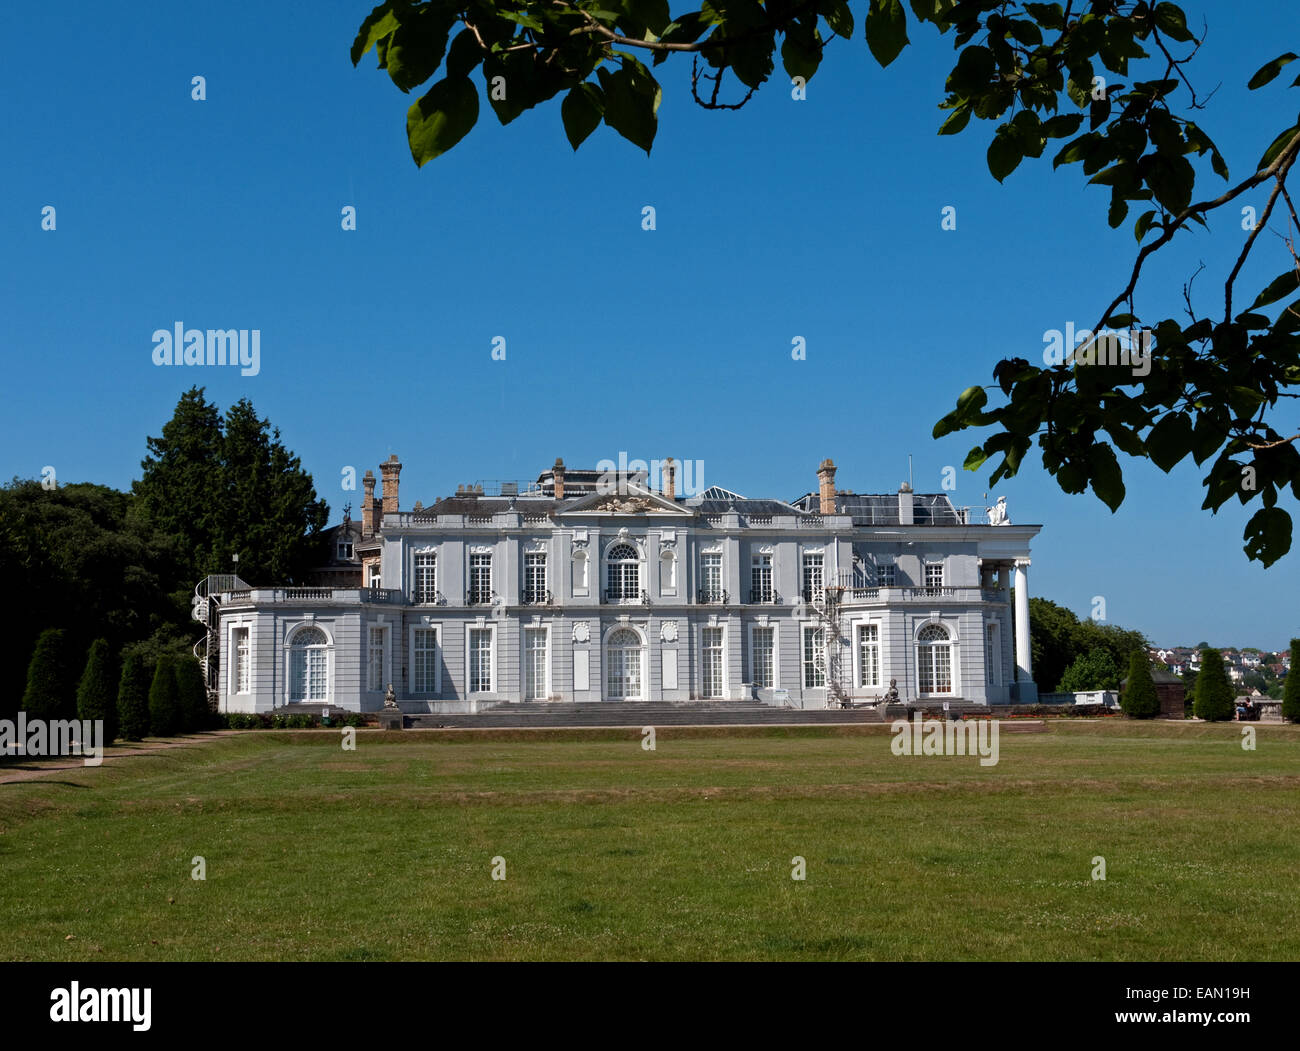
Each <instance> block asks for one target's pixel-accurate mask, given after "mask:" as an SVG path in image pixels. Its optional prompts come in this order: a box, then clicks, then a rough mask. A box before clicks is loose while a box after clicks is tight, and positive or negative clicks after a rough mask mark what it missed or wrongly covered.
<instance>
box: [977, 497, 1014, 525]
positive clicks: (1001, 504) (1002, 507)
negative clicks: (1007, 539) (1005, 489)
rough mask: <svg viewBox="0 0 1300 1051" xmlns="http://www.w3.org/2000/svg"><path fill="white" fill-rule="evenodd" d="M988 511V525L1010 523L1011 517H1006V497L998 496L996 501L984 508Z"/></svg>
mask: <svg viewBox="0 0 1300 1051" xmlns="http://www.w3.org/2000/svg"><path fill="white" fill-rule="evenodd" d="M984 510H985V511H987V512H988V513H989V525H1010V524H1011V519H1010V518H1008V517H1007V498H1006V497H1005V496H999V497H998V500H997V503H996V504H994V505H993V506H992V507H986V508H984Z"/></svg>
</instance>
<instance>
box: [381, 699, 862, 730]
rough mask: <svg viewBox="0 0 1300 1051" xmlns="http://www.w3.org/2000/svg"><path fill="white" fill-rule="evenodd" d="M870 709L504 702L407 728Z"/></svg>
mask: <svg viewBox="0 0 1300 1051" xmlns="http://www.w3.org/2000/svg"><path fill="white" fill-rule="evenodd" d="M881 721H883V716H882V714H881V713H879V712H877V711H875V710H873V709H869V708H855V709H839V708H831V709H826V708H822V709H800V708H782V707H777V706H776V705H772V704H759V703H758V702H755V701H625V702H621V703H620V702H613V701H594V702H564V701H507V702H504V703H502V704H498V705H494V706H493V707H491V708H488V709H485V710H484V711H481V712H479V713H477V714H476V715H451V714H447V715H408V716H407V717H406V720H405V724H406V726H408V727H410V728H412V729H421V728H423V729H432V728H436V727H443V726H458V727H480V728H486V727H513V728H519V727H529V726H534V727H543V726H544V727H563V726H728V725H731V726H762V725H775V724H782V723H784V724H790V723H797V724H817V723H878V722H881Z"/></svg>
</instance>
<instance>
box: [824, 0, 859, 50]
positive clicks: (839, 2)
mask: <svg viewBox="0 0 1300 1051" xmlns="http://www.w3.org/2000/svg"><path fill="white" fill-rule="evenodd" d="M826 22H827V24H828V25H829V26H830V27H831V28H832V29H833V30H835V33H836V35H838V36H842V37H844V39H845V40H852V39H853V12H852V11H851V10H849V5H848V4H847V3H845V2H844V0H834V3H832V4H831V9H830V12H829V13H828V14H827V15H826Z"/></svg>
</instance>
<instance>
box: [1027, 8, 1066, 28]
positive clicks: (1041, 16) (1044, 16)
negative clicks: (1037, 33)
mask: <svg viewBox="0 0 1300 1051" xmlns="http://www.w3.org/2000/svg"><path fill="white" fill-rule="evenodd" d="M1025 14H1027V15H1028V16H1029V17H1030V18H1032V19H1033V20H1034V21H1036V22H1037V23H1038V24H1039V25H1040V26H1042V27H1043V28H1044V29H1064V28H1065V11H1064V10H1062V8H1061V5H1060V4H1025Z"/></svg>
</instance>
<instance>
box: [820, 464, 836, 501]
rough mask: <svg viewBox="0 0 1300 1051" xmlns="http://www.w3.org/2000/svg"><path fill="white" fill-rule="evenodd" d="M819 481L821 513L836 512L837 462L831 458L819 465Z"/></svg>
mask: <svg viewBox="0 0 1300 1051" xmlns="http://www.w3.org/2000/svg"><path fill="white" fill-rule="evenodd" d="M817 482H818V485H819V488H820V493H821V508H820V510H821V513H822V514H824V515H833V514H834V513H835V462H834V461H833V460H831V459H829V458H827V459H825V460H823V461H822V462H821V463H820V464H819V465H818V467H817Z"/></svg>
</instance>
